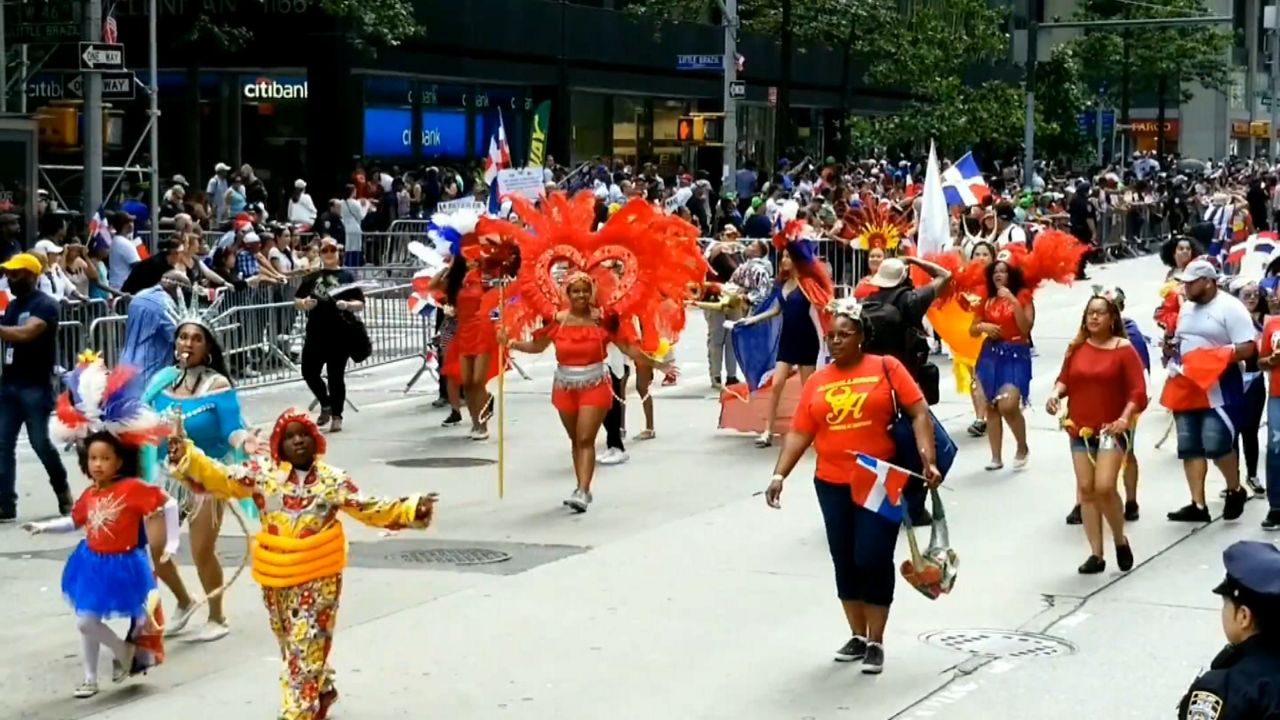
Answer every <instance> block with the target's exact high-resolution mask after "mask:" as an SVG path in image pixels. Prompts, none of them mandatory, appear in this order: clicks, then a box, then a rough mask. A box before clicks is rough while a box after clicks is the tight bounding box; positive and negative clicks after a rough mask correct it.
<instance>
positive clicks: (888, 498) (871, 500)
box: [851, 453, 911, 523]
mask: <svg viewBox="0 0 1280 720" xmlns="http://www.w3.org/2000/svg"><path fill="white" fill-rule="evenodd" d="M854 461H855V462H856V463H857V464H858V469H859V470H862V471H866V472H870V473H871V475H872V477H873V478H874V481H873V482H872V483H871V484H870V485H860V484H858V483H855V484H853V485H852V486H851V487H852V488H853V501H854V502H855V503H857V504H859V505H861V506H862V507H864V508H866V509H868V510H872V511H874V512H876V513H879V514H880V515H881V516H882V517H884V518H885V519H886V520H892V521H893V522H899V523H900V522H902V491H903V490H905V489H906V487H907V481H908V480H910V479H911V473H909V472H907V471H906V470H903V469H902V468H900V467H898V466H897V465H894V464H892V463H888V462H885V461H884V460H880V459H879V458H873V457H871V456H870V455H866V454H863V453H855V455H854Z"/></svg>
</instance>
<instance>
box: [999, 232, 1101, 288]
mask: <svg viewBox="0 0 1280 720" xmlns="http://www.w3.org/2000/svg"><path fill="white" fill-rule="evenodd" d="M1014 248H1016V249H1017V250H1018V252H1017V255H1016V256H1015V259H1014V264H1015V265H1017V267H1019V268H1021V270H1022V277H1023V279H1024V280H1025V281H1026V284H1027V287H1028V288H1031V289H1032V290H1038V289H1039V288H1040V287H1041V286H1042V285H1044V284H1045V283H1047V282H1056V283H1060V284H1062V285H1070V284H1071V283H1072V281H1074V280H1075V277H1076V271H1077V269H1078V268H1079V266H1080V258H1082V257H1084V254H1085V253H1086V252H1088V250H1089V249H1088V247H1086V246H1085V245H1084V243H1081V242H1080V241H1079V240H1077V239H1076V238H1075V237H1074V236H1072V235H1069V234H1067V233H1065V232H1062V231H1061V230H1046V231H1044V232H1042V233H1040V234H1039V235H1037V236H1036V238H1035V249H1034V250H1032V251H1031V252H1027V251H1026V249H1025V248H1023V246H1022V245H1010V246H1008V247H1006V248H1005V249H1004V250H1002V251H1001V255H1003V254H1004V253H1005V252H1009V251H1010V250H1011V249H1014Z"/></svg>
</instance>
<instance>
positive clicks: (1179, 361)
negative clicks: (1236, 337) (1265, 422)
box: [1160, 345, 1244, 433]
mask: <svg viewBox="0 0 1280 720" xmlns="http://www.w3.org/2000/svg"><path fill="white" fill-rule="evenodd" d="M1168 371H1169V378H1168V379H1167V380H1166V381H1165V383H1164V390H1163V391H1162V392H1161V393H1160V404H1161V405H1164V406H1165V407H1167V408H1169V409H1170V410H1172V411H1173V412H1187V411H1192V410H1214V411H1216V412H1217V413H1218V415H1220V416H1221V417H1222V419H1223V421H1224V422H1226V424H1227V427H1228V428H1229V429H1230V430H1231V432H1232V433H1235V432H1236V431H1237V428H1239V427H1240V417H1241V411H1242V410H1243V409H1244V373H1243V372H1241V370H1240V363H1239V362H1237V361H1236V359H1235V348H1234V347H1231V346H1230V345H1227V346H1224V347H1206V348H1197V349H1195V350H1192V351H1190V352H1187V353H1185V354H1182V355H1179V356H1177V357H1174V358H1173V359H1171V360H1170V361H1169V365H1168Z"/></svg>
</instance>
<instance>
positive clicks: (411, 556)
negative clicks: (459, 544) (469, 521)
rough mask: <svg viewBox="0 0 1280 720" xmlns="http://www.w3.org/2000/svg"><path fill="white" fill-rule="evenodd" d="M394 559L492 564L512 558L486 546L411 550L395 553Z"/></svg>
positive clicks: (433, 562)
mask: <svg viewBox="0 0 1280 720" xmlns="http://www.w3.org/2000/svg"><path fill="white" fill-rule="evenodd" d="M392 559H396V560H399V561H400V562H404V563H419V564H422V565H490V564H492V563H500V562H506V561H508V560H510V559H511V555H510V554H508V553H504V552H502V551H501V550H487V549H485V548H432V549H430V550H409V551H407V552H402V553H400V554H398V555H393V556H392Z"/></svg>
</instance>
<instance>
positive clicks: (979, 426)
mask: <svg viewBox="0 0 1280 720" xmlns="http://www.w3.org/2000/svg"><path fill="white" fill-rule="evenodd" d="M968 433H969V437H982V436H983V435H986V434H987V423H986V421H985V420H974V421H973V422H972V423H970V424H969V429H968Z"/></svg>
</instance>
